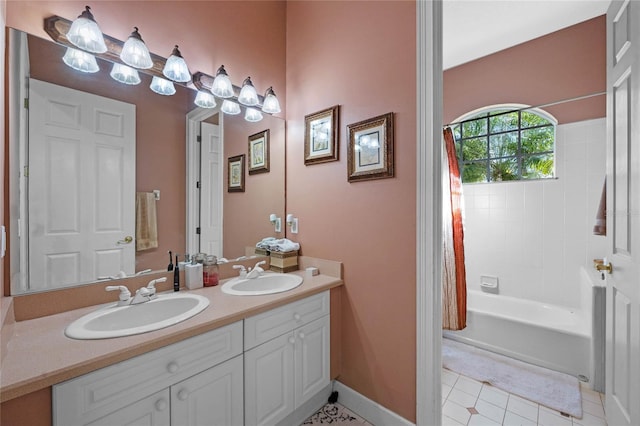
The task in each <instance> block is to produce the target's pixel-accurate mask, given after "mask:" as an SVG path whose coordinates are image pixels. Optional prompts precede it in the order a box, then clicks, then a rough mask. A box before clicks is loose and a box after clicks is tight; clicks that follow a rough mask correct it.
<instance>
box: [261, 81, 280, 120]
mask: <svg viewBox="0 0 640 426" xmlns="http://www.w3.org/2000/svg"><path fill="white" fill-rule="evenodd" d="M262 111H263V112H266V113H267V114H277V113H279V112H280V111H281V110H280V102H278V98H277V97H276V94H275V92H274V91H273V87H269V88H268V89H267V91H266V93H265V94H264V104H263V105H262Z"/></svg>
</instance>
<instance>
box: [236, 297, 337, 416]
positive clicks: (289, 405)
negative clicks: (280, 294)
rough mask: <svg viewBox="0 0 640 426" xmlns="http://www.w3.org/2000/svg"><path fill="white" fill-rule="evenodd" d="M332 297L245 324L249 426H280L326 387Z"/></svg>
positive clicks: (300, 303) (307, 300)
mask: <svg viewBox="0 0 640 426" xmlns="http://www.w3.org/2000/svg"><path fill="white" fill-rule="evenodd" d="M329 324H330V323H329V292H328V291H325V292H323V293H320V294H316V295H314V296H310V297H307V298H305V299H302V300H299V301H296V302H293V303H290V304H288V305H285V306H282V307H279V308H276V309H273V310H271V311H267V312H264V313H262V314H259V315H256V316H253V317H250V318H247V319H245V322H244V331H245V335H244V344H245V354H244V364H245V367H244V373H245V377H244V387H245V425H246V426H252V425H264V424H276V423H278V422H279V421H280V420H282V419H284V418H285V417H286V416H288V415H289V414H291V413H292V412H293V411H294V410H295V409H297V408H298V407H300V406H301V405H302V404H304V402H306V401H307V400H308V399H309V398H311V397H312V396H314V395H315V394H317V393H318V392H319V391H321V390H322V389H323V388H325V387H326V386H327V385H328V384H329V382H330V376H329V374H330V373H329Z"/></svg>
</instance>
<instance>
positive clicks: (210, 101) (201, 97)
mask: <svg viewBox="0 0 640 426" xmlns="http://www.w3.org/2000/svg"><path fill="white" fill-rule="evenodd" d="M193 103H194V104H196V105H198V106H199V107H201V108H215V107H216V98H214V97H213V95H212V94H211V93H207V92H202V91H200V90H198V94H197V95H196V100H195V101H193Z"/></svg>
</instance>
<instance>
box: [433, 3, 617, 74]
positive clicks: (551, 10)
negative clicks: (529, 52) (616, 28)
mask: <svg viewBox="0 0 640 426" xmlns="http://www.w3.org/2000/svg"><path fill="white" fill-rule="evenodd" d="M609 3H610V0H444V6H443V15H444V16H443V18H444V19H443V21H444V22H443V26H444V28H443V33H444V34H443V66H444V69H447V68H451V67H454V66H457V65H460V64H463V63H465V62H469V61H472V60H474V59H478V58H481V57H483V56H486V55H489V54H491V53H495V52H498V51H500V50H503V49H506V48H508V47H511V46H515V45H516V44H520V43H523V42H525V41H527V40H531V39H534V38H537V37H540V36H542V35H545V34H549V33H551V32H554V31H557V30H559V29H561V28H565V27H568V26H571V25H573V24H577V23H578V22H582V21H586V20H587V19H591V18H594V17H596V16H600V15H603V14H605V13H606V12H607V7H608V6H609Z"/></svg>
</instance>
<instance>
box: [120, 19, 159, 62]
mask: <svg viewBox="0 0 640 426" xmlns="http://www.w3.org/2000/svg"><path fill="white" fill-rule="evenodd" d="M120 59H122V62H124V63H125V64H127V65H129V66H130V67H134V68H140V69H149V68H151V67H152V66H153V61H152V60H151V54H150V53H149V49H147V46H146V45H145V44H144V41H142V37H140V33H139V32H138V27H134V31H133V32H132V33H131V35H130V36H129V38H128V39H127V41H125V42H124V46H122V52H120Z"/></svg>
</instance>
